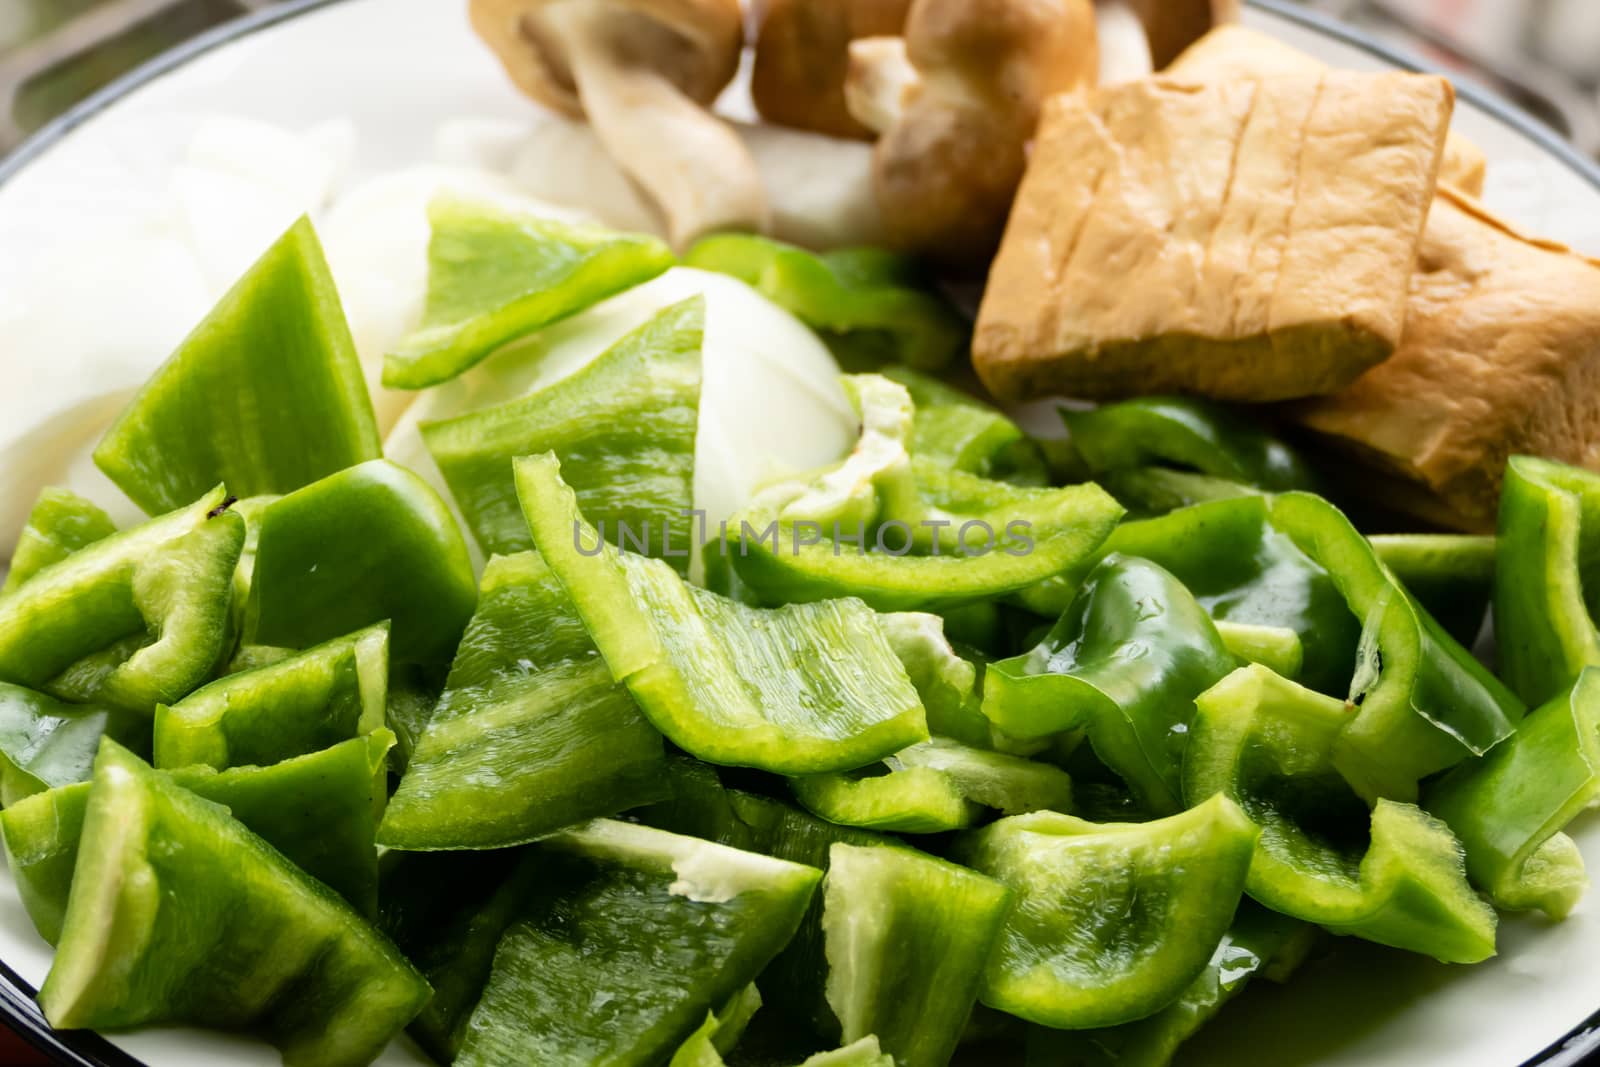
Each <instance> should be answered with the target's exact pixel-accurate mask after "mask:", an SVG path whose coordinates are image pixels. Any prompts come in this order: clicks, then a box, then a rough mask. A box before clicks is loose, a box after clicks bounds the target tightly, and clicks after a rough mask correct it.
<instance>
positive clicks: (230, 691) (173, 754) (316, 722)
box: [154, 623, 389, 771]
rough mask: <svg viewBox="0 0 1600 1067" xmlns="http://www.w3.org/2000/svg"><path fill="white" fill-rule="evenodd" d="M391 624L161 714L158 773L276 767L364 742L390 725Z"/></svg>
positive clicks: (216, 685) (205, 691)
mask: <svg viewBox="0 0 1600 1067" xmlns="http://www.w3.org/2000/svg"><path fill="white" fill-rule="evenodd" d="M388 681H389V627H388V625H387V624H386V623H379V624H378V625H376V626H370V627H368V628H367V629H365V630H360V631H357V632H356V633H353V634H347V635H346V636H344V637H338V638H335V639H334V640H332V641H327V642H324V643H323V644H321V645H318V646H316V647H315V648H311V649H308V650H306V651H305V652H300V653H291V654H290V655H287V656H285V657H283V658H282V659H279V660H277V661H275V662H273V663H269V664H265V665H263V666H259V667H256V668H254V669H252V670H244V671H238V672H236V673H233V674H228V675H225V676H224V677H222V678H218V679H217V680H216V681H214V682H210V683H208V684H207V685H204V686H201V687H200V688H199V689H197V690H195V691H194V692H193V693H190V694H189V695H188V696H187V697H185V698H183V699H182V700H180V701H178V702H177V703H175V704H173V705H172V706H170V707H168V706H167V705H165V704H162V705H158V706H157V707H156V718H155V759H154V762H155V765H156V766H157V767H160V768H162V769H170V768H173V767H188V766H193V765H196V764H199V765H204V766H207V767H211V768H213V769H215V770H219V771H223V770H227V769H228V768H229V767H236V766H241V765H252V766H258V767H265V766H270V765H271V764H274V763H277V762H278V761H280V760H285V759H290V758H292V757H294V756H302V755H305V754H306V753H308V752H316V751H318V750H319V749H324V748H328V747H329V746H331V745H336V744H338V743H339V742H340V741H344V740H347V739H349V738H352V737H361V736H363V735H365V734H369V733H371V732H372V731H373V730H376V729H378V728H379V727H381V726H382V725H383V722H384V708H385V704H386V702H387V691H388Z"/></svg>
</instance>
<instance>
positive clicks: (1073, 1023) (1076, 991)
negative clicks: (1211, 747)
mask: <svg viewBox="0 0 1600 1067" xmlns="http://www.w3.org/2000/svg"><path fill="white" fill-rule="evenodd" d="M1256 834H1257V830H1256V827H1255V824H1253V823H1252V822H1251V821H1250V819H1249V817H1248V816H1246V815H1245V813H1244V812H1243V811H1242V810H1240V808H1239V806H1238V805H1237V804H1235V803H1233V801H1231V800H1229V799H1228V798H1226V797H1224V796H1217V797H1213V798H1211V799H1210V800H1207V801H1205V802H1204V803H1202V804H1200V805H1198V806H1197V807H1194V808H1191V809H1189V810H1188V811H1185V812H1181V813H1179V814H1177V815H1172V816H1168V817H1167V818H1165V819H1159V820H1157V821H1155V822H1146V823H1104V824H1097V823H1090V822H1085V821H1083V820H1082V819H1076V818H1073V817H1072V816H1070V815H1061V814H1057V813H1055V812H1036V813H1034V814H1032V815H1015V816H1012V817H1011V818H1009V819H1001V820H1000V821H999V822H997V823H994V824H993V825H992V826H988V827H986V828H984V829H982V830H979V831H976V832H975V833H974V834H973V835H972V836H971V837H970V838H969V839H968V840H966V841H965V842H963V843H962V845H961V848H960V850H959V853H958V855H959V856H960V857H961V858H963V859H965V860H966V862H967V863H968V864H970V865H971V866H973V867H975V868H976V869H978V870H979V871H982V872H983V873H985V874H987V875H989V876H991V877H993V878H995V879H998V880H999V881H1000V882H1003V883H1005V884H1006V885H1008V886H1010V887H1011V888H1012V889H1013V890H1014V891H1015V893H1016V903H1015V906H1014V907H1013V908H1012V911H1011V915H1010V917H1009V918H1008V919H1007V920H1006V924H1005V927H1004V929H1003V930H1002V931H1001V934H1000V941H999V943H998V945H997V946H996V948H995V951H994V954H993V955H992V956H991V957H990V959H989V963H988V967H987V971H986V973H985V977H984V985H983V992H982V994H981V998H982V1000H983V1003H985V1004H987V1005H989V1006H990V1007H993V1008H999V1009H1000V1010H1001V1011H1005V1012H1009V1013H1011V1014H1012V1015H1017V1016H1020V1017H1022V1018H1024V1019H1027V1020H1029V1021H1030V1022H1035V1023H1039V1024H1041V1025H1044V1026H1053V1027H1058V1028H1061V1029H1086V1028H1089V1027H1099V1026H1113V1025H1117V1024H1119V1023H1125V1022H1131V1021H1132V1020H1134V1019H1142V1018H1144V1017H1145V1016H1147V1015H1151V1014H1154V1013H1155V1012H1157V1011H1159V1010H1161V1009H1162V1008H1164V1007H1166V1006H1167V1005H1169V1004H1171V1003H1172V1002H1173V1001H1175V1000H1176V999H1177V998H1178V997H1179V996H1181V995H1182V994H1183V991H1184V990H1185V989H1186V988H1187V987H1188V986H1189V985H1190V984H1191V983H1192V982H1193V981H1194V980H1195V979H1196V978H1197V977H1198V976H1199V975H1200V974H1201V972H1202V971H1204V970H1205V968H1206V965H1207V963H1208V962H1209V960H1210V958H1211V955H1212V950H1213V949H1214V948H1215V947H1216V945H1217V943H1218V942H1219V941H1221V939H1222V935H1223V934H1224V933H1225V932H1226V931H1227V929H1228V925H1229V923H1230V922H1232V920H1233V914H1234V909H1235V908H1236V907H1237V906H1238V903H1239V898H1240V896H1241V894H1242V893H1243V892H1244V885H1245V876H1246V874H1247V872H1248V871H1249V869H1250V858H1251V854H1252V853H1253V852H1254V851H1255V841H1256Z"/></svg>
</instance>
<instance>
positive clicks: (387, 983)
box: [39, 741, 429, 1067]
mask: <svg viewBox="0 0 1600 1067" xmlns="http://www.w3.org/2000/svg"><path fill="white" fill-rule="evenodd" d="M263 773H264V772H263ZM428 996H429V990H428V986H427V983H426V982H424V981H423V979H422V976H421V975H419V974H417V972H416V971H415V970H413V969H412V967H411V966H410V965H409V964H408V963H406V962H405V960H404V959H403V958H402V957H401V956H400V954H399V952H398V951H396V949H395V948H394V946H393V945H391V944H390V943H389V942H388V941H387V940H386V939H385V938H384V937H383V936H382V935H380V934H379V933H378V932H377V931H376V930H374V929H373V928H372V927H371V926H370V925H368V923H367V922H366V920H364V919H363V918H361V916H360V915H358V914H357V913H356V912H355V911H354V910H352V909H351V907H350V906H349V905H348V904H346V903H345V902H344V901H343V900H342V899H340V898H339V897H338V896H337V895H335V894H334V893H333V892H332V891H331V890H329V889H327V888H325V887H324V886H323V885H322V884H321V883H320V882H318V881H316V880H315V879H313V878H311V877H310V876H309V875H306V874H304V873H302V872H301V871H300V870H299V869H298V868H297V867H295V866H294V865H293V864H292V863H290V862H289V861H288V860H287V859H285V858H284V857H283V856H282V855H281V854H280V853H279V852H278V851H277V850H276V849H274V848H273V847H272V846H270V845H268V844H267V843H266V842H265V841H263V840H262V839H261V838H259V837H257V836H256V835H255V834H253V833H251V832H250V831H249V830H247V829H246V828H245V827H244V826H243V825H242V824H241V823H240V822H239V821H238V820H236V819H234V818H233V817H232V816H231V815H229V814H228V810H227V809H226V808H224V807H222V806H220V805H218V804H214V803H212V802H211V801H208V800H204V799H202V798H201V797H199V796H197V795H196V794H194V793H192V792H190V791H189V790H187V789H185V788H183V787H182V786H180V785H178V784H177V783H176V782H175V781H173V780H172V779H171V778H169V777H167V776H166V775H164V774H162V773H160V772H158V771H155V770H152V769H151V768H150V767H149V766H147V765H146V764H144V763H143V762H142V761H140V760H139V759H138V758H137V757H135V756H133V755H132V754H131V753H129V752H127V751H126V750H125V749H122V748H121V747H120V746H118V745H117V744H116V743H115V742H112V741H106V742H104V743H103V747H102V749H101V752H100V756H99V758H98V760H97V761H96V764H95V777H94V782H93V785H92V786H91V787H90V790H89V796H88V807H87V811H86V812H85V814H84V818H83V834H82V846H81V847H80V849H79V853H78V862H77V866H76V868H75V870H74V873H73V880H72V893H71V896H70V898H69V900H68V903H67V914H66V920H65V922H64V923H63V925H62V930H61V940H60V944H59V946H58V947H57V951H56V957H55V962H54V964H53V965H52V966H51V968H50V974H49V975H48V977H46V978H45V981H44V985H43V986H42V987H41V988H40V990H39V1004H40V1006H41V1007H42V1008H43V1009H44V1014H45V1018H47V1019H48V1020H49V1021H50V1024H51V1025H52V1026H54V1027H56V1028H57V1029H63V1030H72V1029H80V1028H91V1027H92V1028H95V1029H122V1028H126V1027H131V1026H139V1025H143V1024H146V1023H155V1022H184V1023H195V1024H199V1025H219V1024H221V1025H224V1026H227V1027H228V1028H230V1029H242V1030H248V1031H251V1032H254V1033H257V1034H260V1035H261V1036H263V1037H265V1038H266V1039H267V1040H269V1041H271V1042H272V1043H273V1044H275V1045H276V1046H277V1047H278V1048H279V1049H280V1050H281V1051H282V1053H283V1059H284V1062H285V1063H286V1064H289V1065H291V1067H345V1065H351V1067H355V1065H362V1064H366V1063H369V1062H371V1060H373V1059H374V1058H376V1056H377V1055H378V1053H379V1051H381V1050H382V1048H383V1047H384V1045H385V1044H386V1043H387V1042H388V1041H389V1039H390V1038H391V1037H393V1036H394V1035H395V1034H396V1033H398V1032H399V1030H400V1029H401V1028H402V1027H403V1026H405V1024H406V1023H407V1022H409V1021H410V1020H411V1018H412V1017H413V1016H415V1015H416V1014H417V1012H418V1011H420V1010H421V1009H422V1006H423V1004H424V1003H426V1002H427V999H428Z"/></svg>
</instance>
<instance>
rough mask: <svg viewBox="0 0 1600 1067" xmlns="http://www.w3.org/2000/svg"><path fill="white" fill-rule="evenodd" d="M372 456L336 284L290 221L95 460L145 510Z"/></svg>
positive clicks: (368, 408) (362, 382)
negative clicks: (221, 485) (223, 486)
mask: <svg viewBox="0 0 1600 1067" xmlns="http://www.w3.org/2000/svg"><path fill="white" fill-rule="evenodd" d="M382 454H383V449H382V446H381V443H380V442H379V440H378V424H377V420H376V418H375V416H374V415H373V411H372V399H371V397H370V396H369V395H368V393H367V383H366V379H365V378H364V377H362V373H361V362H360V360H359V359H358V358H357V356H356V350H355V344H354V342H352V341H351V339H350V327H349V326H348V325H347V324H346V323H345V319H344V311H343V309H342V308H341V307H340V305H339V294H338V291H337V290H336V289H335V288H334V284H333V277H332V275H331V274H329V272H328V264H327V261H326V260H325V259H324V258H323V255H322V246H321V245H320V244H319V243H318V242H317V235H316V231H314V230H313V229H312V228H311V223H310V222H309V221H308V220H306V219H301V220H300V221H299V222H297V223H295V224H294V225H293V226H291V227H290V228H289V231H288V232H287V233H285V234H284V235H283V237H282V238H281V239H279V241H278V242H277V243H276V244H274V245H273V246H272V247H271V248H269V249H268V250H267V252H266V254H265V255H263V256H262V257H261V259H260V260H258V261H257V262H256V264H255V266H253V267H251V268H250V270H249V271H248V272H247V273H246V274H245V275H244V277H242V278H240V279H239V281H238V283H237V284H235V285H234V287H233V288H232V289H230V290H229V291H228V294H227V295H226V296H224V297H223V298H222V299H221V301H219V302H218V303H217V306H216V307H215V308H213V309H212V311H211V313H210V314H209V315H208V316H206V318H205V320H204V321H203V322H201V323H200V325H199V326H197V327H195V330H194V332H193V333H191V334H190V335H189V337H188V339H187V340H185V341H184V342H183V344H182V345H180V346H179V348H178V350H177V351H176V352H174V353H173V354H172V357H171V358H170V359H168V360H167V361H166V362H165V363H163V364H162V365H161V368H160V369H159V370H157V371H156V372H155V374H154V375H153V376H152V377H151V378H150V380H149V381H148V382H147V383H145V386H144V388H143V389H142V390H140V392H139V395H138V396H136V397H134V399H133V401H132V402H131V403H130V404H129V405H128V407H127V409H126V410H125V411H124V412H123V413H122V415H121V416H120V417H119V418H118V419H117V421H116V422H115V423H113V424H112V426H111V429H110V430H108V431H106V435H105V437H104V438H102V439H101V441H100V444H99V445H98V446H96V448H95V450H94V461H95V463H96V464H97V465H98V466H99V467H100V469H101V470H103V471H105V473H106V474H107V475H108V476H109V477H110V478H111V480H112V481H113V482H116V483H117V486H118V487H119V488H120V489H121V490H122V491H123V492H125V493H127V494H128V496H129V497H131V498H132V499H133V502H134V503H135V504H138V505H139V506H140V507H142V508H143V509H144V510H145V511H146V512H149V513H150V514H155V513H156V512H158V511H169V510H171V509H173V508H177V507H181V506H182V505H184V504H187V503H188V502H189V501H191V500H193V499H194V498H195V497H197V496H199V495H200V494H201V493H204V492H205V491H206V490H207V489H209V488H211V487H212V486H213V485H216V484H217V483H218V482H226V483H227V485H228V488H230V489H231V490H233V492H234V493H236V494H237V495H239V496H246V497H248V496H256V495H258V494H261V493H287V492H289V491H290V490H293V489H299V488H300V487H301V486H303V485H308V484H310V483H311V482H314V481H316V480H317V479H318V478H322V477H325V476H327V475H329V474H332V473H333V472H334V471H337V470H341V469H343V468H345V467H348V466H350V465H351V464H353V463H361V462H362V461H364V460H369V459H376V458H377V457H378V456H380V455H382Z"/></svg>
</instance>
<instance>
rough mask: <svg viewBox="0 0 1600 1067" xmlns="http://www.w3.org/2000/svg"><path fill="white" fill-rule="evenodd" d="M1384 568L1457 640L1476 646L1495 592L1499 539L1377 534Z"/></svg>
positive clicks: (1375, 546) (1374, 538) (1374, 542)
mask: <svg viewBox="0 0 1600 1067" xmlns="http://www.w3.org/2000/svg"><path fill="white" fill-rule="evenodd" d="M1368 540H1370V541H1371V542H1372V547H1373V549H1375V550H1376V551H1377V553H1378V558H1379V559H1381V560H1382V561H1383V564H1384V566H1386V567H1388V568H1389V570H1390V571H1392V572H1394V576H1395V577H1396V578H1398V579H1400V584H1401V585H1403V586H1405V587H1406V591H1407V592H1409V593H1410V594H1411V595H1412V596H1414V597H1416V599H1417V603H1419V604H1421V605H1422V606H1423V607H1424V608H1427V609H1428V613H1429V614H1430V615H1432V616H1433V617H1434V618H1435V619H1438V620H1439V622H1440V624H1441V625H1442V626H1444V628H1445V630H1446V631H1448V632H1449V634H1450V636H1451V637H1454V638H1455V639H1456V640H1457V641H1460V642H1461V643H1462V644H1463V645H1467V646H1469V647H1470V646H1471V645H1472V642H1473V641H1474V640H1475V639H1476V638H1477V636H1478V631H1479V630H1480V629H1482V628H1483V617H1484V614H1485V613H1486V612H1487V611H1488V610H1489V596H1490V594H1491V593H1492V592H1493V590H1494V567H1495V539H1494V538H1493V537H1486V536H1481V535H1475V534H1375V535H1374V536H1372V537H1370V538H1368Z"/></svg>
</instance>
